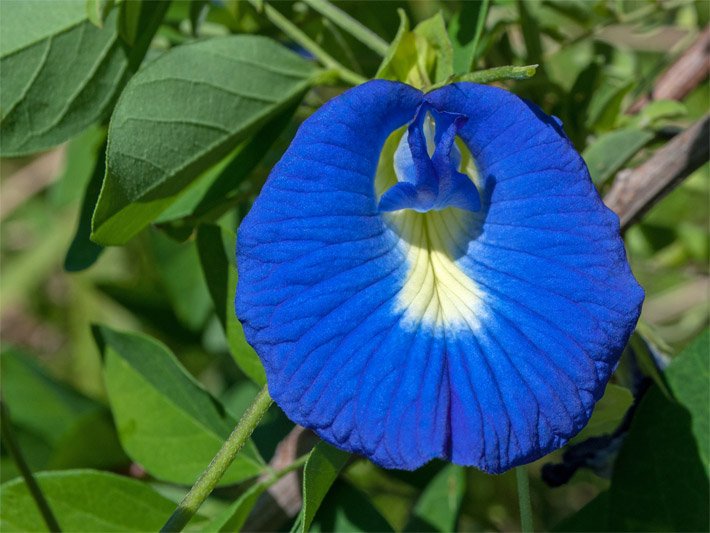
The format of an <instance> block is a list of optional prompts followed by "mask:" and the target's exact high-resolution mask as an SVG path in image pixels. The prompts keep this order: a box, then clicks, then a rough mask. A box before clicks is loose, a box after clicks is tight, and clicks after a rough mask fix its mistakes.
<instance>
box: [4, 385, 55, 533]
mask: <svg viewBox="0 0 710 533" xmlns="http://www.w3.org/2000/svg"><path fill="white" fill-rule="evenodd" d="M0 432H1V433H2V440H3V441H4V442H5V446H7V450H8V452H10V456H11V457H12V459H13V460H14V461H15V465H17V469H18V470H19V471H20V474H22V477H23V478H24V480H25V485H27V489H28V490H29V491H30V495H31V496H32V499H34V501H35V503H36V504H37V507H38V508H39V512H40V513H41V514H42V518H43V519H44V522H45V524H47V528H48V529H49V531H51V532H59V531H61V529H60V528H59V523H58V522H57V519H56V518H55V517H54V514H53V513H52V509H51V507H50V506H49V502H48V501H47V499H46V498H45V497H44V494H42V489H40V487H39V484H38V483H37V480H36V479H35V478H34V476H33V475H32V470H30V467H29V465H28V464H27V462H26V461H25V458H24V457H23V455H22V452H21V451H20V446H19V445H18V444H17V440H16V439H15V434H14V433H13V431H12V423H11V421H10V413H9V411H8V409H7V406H6V405H5V402H4V401H3V400H2V398H0Z"/></svg>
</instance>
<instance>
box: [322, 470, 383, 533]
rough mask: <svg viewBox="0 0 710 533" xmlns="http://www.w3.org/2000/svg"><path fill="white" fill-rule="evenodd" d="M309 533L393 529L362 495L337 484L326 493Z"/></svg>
mask: <svg viewBox="0 0 710 533" xmlns="http://www.w3.org/2000/svg"><path fill="white" fill-rule="evenodd" d="M310 531H311V533H321V532H322V533H326V532H330V531H339V532H340V531H343V532H345V531H347V532H348V533H360V532H362V533H365V532H370V531H377V532H378V533H386V532H388V531H393V529H392V526H391V525H390V524H389V523H388V522H387V520H385V518H384V517H383V516H382V515H381V514H380V512H379V511H378V510H377V509H376V508H375V507H374V506H373V505H372V502H371V501H370V500H369V499H368V498H367V497H366V496H365V495H364V494H363V493H361V492H360V491H359V490H357V489H355V488H353V487H352V486H350V485H349V484H348V483H345V482H342V481H338V482H336V483H335V485H334V486H333V488H332V490H330V491H329V492H328V495H327V496H326V498H325V501H324V502H323V505H322V506H321V509H320V511H319V512H318V515H317V516H316V518H315V520H314V521H313V525H312V526H311V529H310Z"/></svg>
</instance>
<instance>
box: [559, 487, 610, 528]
mask: <svg viewBox="0 0 710 533" xmlns="http://www.w3.org/2000/svg"><path fill="white" fill-rule="evenodd" d="M552 531H559V532H560V533H572V532H577V531H579V532H585V533H586V532H589V531H594V532H596V533H602V532H607V531H612V530H611V529H610V528H609V491H604V492H601V493H599V495H598V496H597V497H596V498H594V499H593V500H592V501H590V502H589V503H588V504H587V505H585V506H584V507H582V508H581V509H580V510H579V511H577V512H576V513H574V514H573V515H572V516H569V517H567V518H565V519H564V520H562V521H561V522H560V523H559V524H557V525H556V526H555V527H554V528H552Z"/></svg>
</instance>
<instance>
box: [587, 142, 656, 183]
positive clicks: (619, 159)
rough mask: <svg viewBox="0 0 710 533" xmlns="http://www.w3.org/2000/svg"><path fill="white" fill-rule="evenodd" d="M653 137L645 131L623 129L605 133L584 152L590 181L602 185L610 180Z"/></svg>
mask: <svg viewBox="0 0 710 533" xmlns="http://www.w3.org/2000/svg"><path fill="white" fill-rule="evenodd" d="M653 137H654V135H653V133H650V132H648V131H646V130H639V129H623V130H616V131H612V132H609V133H605V134H604V135H601V136H600V137H599V138H597V140H596V141H594V142H593V143H592V144H591V145H589V147H588V148H587V149H586V150H585V151H584V153H583V154H582V157H583V158H584V160H585V161H586V162H587V167H589V174H591V176H592V181H593V182H594V183H595V184H596V185H597V186H600V185H603V184H605V183H606V182H607V181H608V180H610V179H611V178H612V177H613V176H614V175H615V174H616V173H617V172H618V171H619V170H621V168H622V167H623V166H624V165H625V164H626V163H627V162H628V161H629V160H630V159H631V158H632V157H633V156H634V155H636V153H637V152H638V151H639V150H640V149H641V148H643V147H644V146H646V144H648V143H649V142H650V141H651V140H652V139H653Z"/></svg>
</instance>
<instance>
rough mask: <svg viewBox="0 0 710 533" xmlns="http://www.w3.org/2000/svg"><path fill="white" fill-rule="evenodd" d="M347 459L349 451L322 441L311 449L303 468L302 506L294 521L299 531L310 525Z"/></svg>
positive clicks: (303, 530)
mask: <svg viewBox="0 0 710 533" xmlns="http://www.w3.org/2000/svg"><path fill="white" fill-rule="evenodd" d="M349 459H350V454H349V453H347V452H344V451H341V450H338V449H337V448H333V447H332V446H330V445H329V444H326V443H325V442H322V441H321V442H319V443H318V444H316V446H315V448H313V451H311V453H310V455H309V457H308V461H306V466H305V468H304V470H303V508H302V509H301V514H300V515H299V519H298V520H297V522H296V525H297V526H298V530H299V531H300V532H301V533H305V532H306V531H308V530H309V528H310V527H311V523H312V522H313V518H314V517H315V515H316V511H317V510H318V508H319V507H320V505H321V503H323V499H324V498H325V496H326V494H328V491H329V490H330V487H331V485H333V483H334V482H335V480H336V479H337V477H338V474H340V471H341V470H342V469H343V467H344V466H345V464H346V463H347V462H348V460H349Z"/></svg>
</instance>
